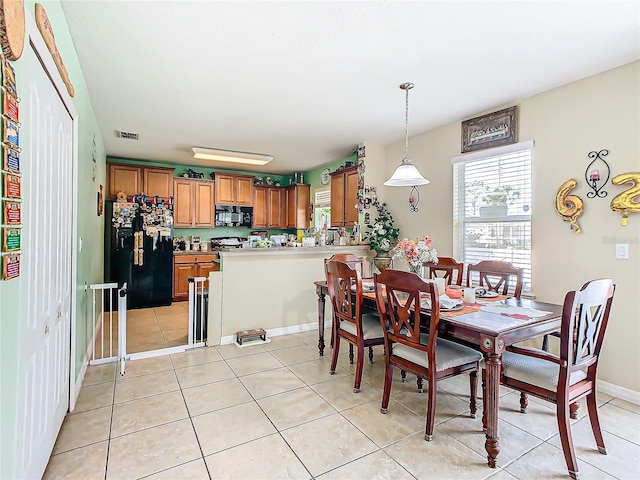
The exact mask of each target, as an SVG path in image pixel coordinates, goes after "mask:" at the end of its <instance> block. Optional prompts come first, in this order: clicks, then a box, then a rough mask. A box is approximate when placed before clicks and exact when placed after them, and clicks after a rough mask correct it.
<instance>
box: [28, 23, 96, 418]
mask: <svg viewBox="0 0 640 480" xmlns="http://www.w3.org/2000/svg"><path fill="white" fill-rule="evenodd" d="M25 23H26V25H25V27H26V33H27V40H26V41H27V42H28V43H27V45H26V48H32V49H33V51H34V52H35V54H36V56H37V57H38V58H39V60H40V62H41V64H42V65H43V66H44V69H45V73H46V74H47V76H48V77H49V79H50V80H51V83H52V84H53V87H54V88H55V89H56V90H57V92H58V95H59V96H60V100H61V101H62V104H63V105H64V107H65V108H66V109H67V112H69V116H70V117H71V122H72V125H73V127H72V131H73V139H72V153H71V155H72V165H71V170H72V172H73V178H72V180H71V183H72V189H73V191H72V194H71V195H72V197H71V204H72V205H71V207H72V208H71V239H72V241H71V285H70V291H71V299H70V302H71V305H70V309H71V310H70V320H69V321H70V322H71V324H70V325H69V337H70V338H69V341H70V342H71V343H70V349H69V351H70V356H69V407H68V408H69V411H73V409H74V408H75V404H76V400H77V398H78V394H79V393H80V388H79V385H76V375H75V371H76V368H75V358H76V322H77V319H78V316H77V299H78V293H77V292H78V286H77V277H78V272H77V268H78V243H79V241H78V112H77V111H76V109H75V105H74V103H73V99H72V97H71V96H70V95H69V92H68V91H67V87H66V85H65V84H64V82H63V80H62V76H61V75H60V72H59V71H58V67H56V64H55V62H54V61H53V57H52V56H51V54H50V53H49V49H48V48H47V45H46V44H45V42H44V39H43V38H42V34H41V33H40V30H38V26H37V25H36V22H35V19H34V18H33V16H31V15H25ZM85 290H86V287H85ZM83 376H84V371H81V375H80V378H81V379H82V377H83ZM81 383H82V382H81V381H80V384H81ZM76 387H78V388H76Z"/></svg>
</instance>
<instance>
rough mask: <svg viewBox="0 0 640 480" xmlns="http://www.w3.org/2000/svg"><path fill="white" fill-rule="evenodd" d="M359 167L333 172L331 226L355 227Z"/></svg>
mask: <svg viewBox="0 0 640 480" xmlns="http://www.w3.org/2000/svg"><path fill="white" fill-rule="evenodd" d="M357 203H358V167H350V168H344V169H342V170H338V171H336V172H333V173H332V174H331V226H332V227H353V225H354V223H356V222H357V221H358V209H357V208H356V204H357Z"/></svg>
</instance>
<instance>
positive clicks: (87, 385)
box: [44, 331, 640, 480]
mask: <svg viewBox="0 0 640 480" xmlns="http://www.w3.org/2000/svg"><path fill="white" fill-rule="evenodd" d="M326 338H328V332H327V337H326ZM316 344H317V332H316V331H310V332H305V333H300V334H294V335H286V336H280V337H273V338H271V343H268V344H264V345H258V346H252V347H246V348H243V349H239V348H237V347H236V346H235V345H224V346H219V347H205V348H200V349H195V350H191V351H188V352H186V353H181V354H177V355H171V356H163V357H156V358H149V359H144V360H137V361H132V362H128V363H127V369H126V374H125V376H124V377H120V375H117V374H116V367H115V365H114V364H108V365H100V366H92V367H89V369H88V371H87V374H86V377H85V382H84V386H83V388H82V390H81V392H80V397H79V400H78V404H77V407H76V409H75V411H74V412H73V413H72V414H69V415H68V416H67V418H66V419H65V421H64V424H63V426H62V430H61V432H60V435H59V437H58V440H57V443H56V445H55V448H54V452H53V455H52V457H51V460H50V462H49V465H48V467H47V470H46V472H45V476H44V478H46V479H55V478H73V479H83V480H86V479H93V478H95V479H105V478H106V479H115V478H118V479H135V478H143V477H145V478H158V479H159V478H164V479H177V478H193V479H208V478H212V479H215V478H231V479H251V478H254V479H276V478H293V479H310V478H318V479H348V478H353V479H374V478H386V479H414V478H415V479H424V478H446V479H449V478H452V479H453V478H456V479H458V478H468V479H482V478H488V477H491V478H493V479H496V480H498V479H513V478H521V479H528V478H532V479H533V478H535V479H540V478H569V477H568V474H567V470H566V465H565V462H564V456H563V454H562V450H561V449H560V441H559V438H558V434H557V428H558V427H557V424H556V417H555V412H554V409H553V407H552V406H551V405H550V404H547V403H545V402H542V401H538V400H535V399H531V400H530V406H529V413H528V414H527V415H523V414H521V413H519V394H518V393H515V392H511V391H509V390H506V389H505V390H503V391H502V393H503V396H502V397H501V399H500V405H501V411H500V418H501V420H500V444H501V453H500V456H499V458H498V463H499V468H497V469H495V470H494V469H489V467H488V466H487V465H486V460H485V452H484V436H483V434H482V426H481V419H480V415H478V418H476V419H471V418H469V416H468V397H467V395H468V388H469V387H468V378H467V376H466V375H462V376H458V377H456V378H453V379H449V380H446V381H444V382H441V383H439V384H438V405H437V412H436V428H435V432H434V440H433V441H432V442H429V443H428V442H425V441H424V439H423V436H424V423H425V405H426V396H425V394H419V393H417V390H416V387H415V378H411V379H410V381H409V382H407V383H406V384H402V383H401V382H400V375H399V374H398V372H396V374H395V375H394V386H393V390H392V402H391V404H390V408H389V413H388V414H387V415H382V414H381V413H380V411H379V409H380V399H381V388H382V383H383V372H384V368H383V357H382V351H381V349H379V348H376V358H375V363H374V365H369V364H367V363H365V369H364V372H365V373H364V383H363V385H362V391H361V392H360V393H359V394H354V393H352V387H353V366H352V365H350V364H349V360H348V357H347V351H348V348H346V346H343V348H342V349H341V351H343V352H344V354H342V355H341V356H340V360H339V368H338V369H337V372H336V375H334V376H330V375H329V373H328V372H329V362H330V356H325V357H319V356H318V351H317V348H316ZM343 345H344V343H343ZM328 354H329V355H330V354H331V350H330V349H328ZM598 400H599V404H601V406H600V419H601V423H602V426H603V429H604V430H605V433H604V436H605V442H606V445H607V448H608V452H609V454H608V455H606V456H605V455H601V454H599V453H598V451H597V448H596V445H595V442H594V439H593V436H592V434H591V428H590V425H589V420H588V417H586V416H585V415H586V407H585V405H584V402H583V403H582V405H581V408H580V411H579V414H580V418H579V419H578V420H577V421H573V422H572V424H573V427H572V428H573V435H574V442H575V445H576V452H577V455H578V459H579V464H580V474H581V478H583V479H604V478H620V479H631V478H633V479H635V478H639V477H640V467H639V465H640V458H639V454H640V406H638V405H635V404H632V403H629V402H626V401H624V400H620V399H617V398H612V397H610V396H608V395H606V394H599V396H598Z"/></svg>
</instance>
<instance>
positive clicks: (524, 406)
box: [520, 392, 529, 413]
mask: <svg viewBox="0 0 640 480" xmlns="http://www.w3.org/2000/svg"><path fill="white" fill-rule="evenodd" d="M528 406H529V401H528V400H527V394H526V393H524V392H520V413H527V407H528Z"/></svg>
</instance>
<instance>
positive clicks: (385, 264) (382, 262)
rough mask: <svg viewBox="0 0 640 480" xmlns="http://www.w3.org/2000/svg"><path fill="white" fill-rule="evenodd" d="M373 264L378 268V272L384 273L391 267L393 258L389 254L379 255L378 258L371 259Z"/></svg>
mask: <svg viewBox="0 0 640 480" xmlns="http://www.w3.org/2000/svg"><path fill="white" fill-rule="evenodd" d="M371 262H372V263H373V265H374V266H375V267H376V269H377V270H378V272H380V273H382V272H383V271H384V270H386V269H387V268H390V267H391V264H392V262H393V258H392V257H391V255H390V254H389V253H388V252H386V253H384V252H383V253H377V254H376V256H375V257H373V258H372V259H371Z"/></svg>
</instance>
